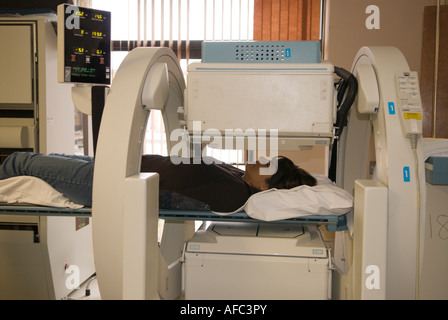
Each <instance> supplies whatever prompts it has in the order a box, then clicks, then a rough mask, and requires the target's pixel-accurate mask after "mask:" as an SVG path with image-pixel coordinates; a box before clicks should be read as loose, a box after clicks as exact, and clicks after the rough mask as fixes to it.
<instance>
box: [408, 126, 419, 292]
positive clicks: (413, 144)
mask: <svg viewBox="0 0 448 320" xmlns="http://www.w3.org/2000/svg"><path fill="white" fill-rule="evenodd" d="M409 140H410V142H411V149H412V152H413V153H414V162H415V178H416V184H417V190H416V193H417V197H416V198H417V204H416V205H417V244H416V261H415V299H416V300H419V297H420V242H421V239H420V236H421V234H420V226H421V223H420V219H421V210H420V206H421V200H420V197H421V195H420V177H419V172H418V167H419V165H418V155H417V142H418V135H416V134H413V135H411V137H410V138H409Z"/></svg>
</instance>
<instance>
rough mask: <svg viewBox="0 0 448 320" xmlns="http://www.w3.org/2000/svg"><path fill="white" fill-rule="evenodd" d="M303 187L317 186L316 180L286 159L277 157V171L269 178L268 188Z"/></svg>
mask: <svg viewBox="0 0 448 320" xmlns="http://www.w3.org/2000/svg"><path fill="white" fill-rule="evenodd" d="M301 185H308V186H311V187H312V186H315V185H316V179H315V178H314V177H313V176H312V175H311V174H309V173H308V172H307V171H305V170H303V169H302V168H299V166H297V165H296V164H294V162H292V161H291V160H290V159H288V158H286V157H277V171H276V172H275V173H274V174H273V175H272V176H271V177H270V178H268V188H269V189H271V188H276V189H291V188H294V187H297V186H301Z"/></svg>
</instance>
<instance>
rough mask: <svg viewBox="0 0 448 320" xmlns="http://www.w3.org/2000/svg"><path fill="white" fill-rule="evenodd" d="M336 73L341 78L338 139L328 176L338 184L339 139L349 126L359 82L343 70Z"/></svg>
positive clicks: (338, 102) (335, 143) (332, 154)
mask: <svg viewBox="0 0 448 320" xmlns="http://www.w3.org/2000/svg"><path fill="white" fill-rule="evenodd" d="M334 72H335V73H336V74H337V75H338V76H339V77H340V78H341V80H340V81H339V83H338V84H337V96H336V98H337V115H336V123H335V124H334V126H335V129H336V130H335V136H336V139H335V141H334V143H333V148H332V150H331V162H330V168H329V172H328V176H329V178H330V179H331V180H332V181H334V182H336V162H337V150H338V138H339V137H340V136H341V135H342V131H343V130H344V127H345V126H346V125H347V117H348V113H349V111H350V108H351V107H352V105H353V102H354V101H355V98H356V95H357V94H358V81H357V80H356V78H355V76H354V75H353V74H352V73H350V72H348V71H347V70H345V69H343V68H339V67H334Z"/></svg>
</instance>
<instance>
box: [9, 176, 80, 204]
mask: <svg viewBox="0 0 448 320" xmlns="http://www.w3.org/2000/svg"><path fill="white" fill-rule="evenodd" d="M0 202H4V203H26V204H35V205H40V206H48V207H61V208H71V209H79V208H82V207H83V206H82V205H80V204H76V203H74V202H72V201H70V200H69V199H67V198H66V197H65V196H64V195H63V194H62V193H60V192H59V191H57V190H56V189H54V188H53V187H52V186H50V185H49V184H48V183H47V182H45V181H44V180H41V179H39V178H36V177H32V176H18V177H12V178H8V179H4V180H0Z"/></svg>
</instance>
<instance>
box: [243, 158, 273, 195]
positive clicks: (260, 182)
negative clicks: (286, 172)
mask: <svg viewBox="0 0 448 320" xmlns="http://www.w3.org/2000/svg"><path fill="white" fill-rule="evenodd" d="M263 168H265V171H266V169H267V168H269V163H267V164H262V163H260V162H259V161H257V162H256V163H252V164H248V163H246V172H245V174H244V176H243V180H244V181H245V182H246V183H247V184H248V185H250V186H251V187H253V188H256V189H258V190H267V189H268V183H267V180H268V179H269V178H270V177H272V174H271V175H269V174H262V173H264V172H263V170H261V169H263Z"/></svg>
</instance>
